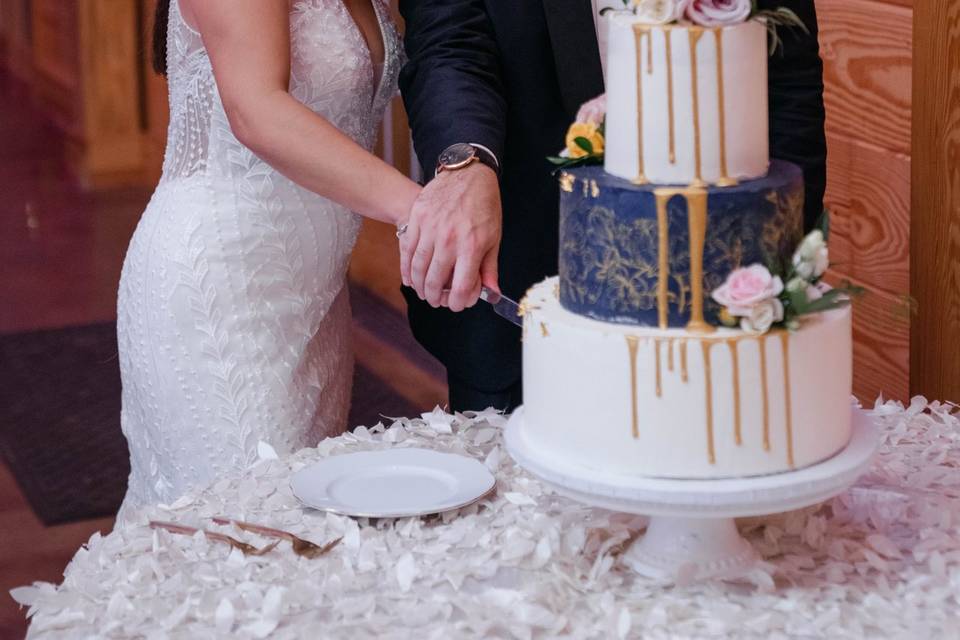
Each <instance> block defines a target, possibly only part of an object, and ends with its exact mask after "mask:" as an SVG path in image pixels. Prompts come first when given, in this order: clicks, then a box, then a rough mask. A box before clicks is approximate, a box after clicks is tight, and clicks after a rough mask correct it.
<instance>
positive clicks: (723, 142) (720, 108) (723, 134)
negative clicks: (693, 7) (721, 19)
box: [713, 27, 737, 187]
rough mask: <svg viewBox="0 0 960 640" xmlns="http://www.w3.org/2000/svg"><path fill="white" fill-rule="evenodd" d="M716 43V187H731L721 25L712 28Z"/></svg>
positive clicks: (733, 183) (733, 181)
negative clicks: (718, 125) (718, 150)
mask: <svg viewBox="0 0 960 640" xmlns="http://www.w3.org/2000/svg"><path fill="white" fill-rule="evenodd" d="M713 34H714V39H715V41H716V43H717V114H718V115H719V118H720V179H719V180H717V186H718V187H732V186H733V185H735V184H737V180H736V179H734V178H731V177H730V176H729V175H728V173H727V104H726V98H725V96H724V90H723V27H717V28H715V29H714V30H713Z"/></svg>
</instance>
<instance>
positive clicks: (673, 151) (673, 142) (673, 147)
mask: <svg viewBox="0 0 960 640" xmlns="http://www.w3.org/2000/svg"><path fill="white" fill-rule="evenodd" d="M672 33H673V32H672V31H671V30H670V29H664V31H663V42H664V46H665V47H666V50H667V112H668V114H669V115H668V117H667V123H668V124H667V126H668V127H669V134H670V164H675V163H676V162H677V137H676V126H677V125H676V118H675V117H674V110H673V46H672V44H671V38H670V34H672Z"/></svg>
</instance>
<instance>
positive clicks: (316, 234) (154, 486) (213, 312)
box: [117, 0, 401, 524]
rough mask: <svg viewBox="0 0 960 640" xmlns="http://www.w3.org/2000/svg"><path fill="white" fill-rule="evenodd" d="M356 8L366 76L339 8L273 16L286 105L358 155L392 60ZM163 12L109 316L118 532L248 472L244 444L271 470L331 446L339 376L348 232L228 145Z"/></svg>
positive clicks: (233, 143)
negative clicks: (124, 458) (271, 455)
mask: <svg viewBox="0 0 960 640" xmlns="http://www.w3.org/2000/svg"><path fill="white" fill-rule="evenodd" d="M372 1H373V5H374V9H375V11H376V13H377V16H378V21H379V24H380V31H381V35H382V36H383V41H384V49H385V60H384V65H383V69H382V71H381V73H380V74H379V76H378V74H377V72H376V69H375V68H374V64H373V62H372V60H371V58H370V53H369V50H368V48H367V45H366V41H365V40H364V38H363V35H362V33H361V32H360V30H359V28H358V26H357V24H356V22H355V21H354V19H353V17H352V16H351V15H350V13H349V12H348V11H347V9H346V7H345V6H344V5H343V3H342V0H296V1H293V2H291V9H290V38H291V52H292V69H291V79H290V90H291V93H292V94H293V95H294V97H296V98H297V99H298V100H299V101H301V102H302V103H304V104H305V105H307V106H308V107H310V108H311V109H312V110H313V111H315V112H316V113H318V114H320V115H322V116H323V117H325V118H326V119H328V120H329V121H330V122H332V123H333V124H335V125H336V126H337V127H339V128H340V129H341V130H343V131H344V132H345V133H346V134H348V135H349V136H351V137H352V138H353V139H354V140H355V141H357V142H358V143H359V144H361V145H363V146H364V147H366V148H367V149H372V148H373V145H374V143H375V140H376V135H377V126H378V124H379V122H380V119H381V117H382V115H383V113H384V111H385V109H386V106H387V102H388V101H389V99H390V98H391V97H392V96H393V95H394V94H395V92H396V80H397V73H398V69H399V66H400V60H399V56H400V51H401V49H400V41H399V38H398V35H397V32H396V29H395V28H394V26H393V24H392V22H391V21H390V18H389V13H388V8H387V6H386V5H385V4H384V3H383V0H372ZM170 4H171V6H170V23H169V32H168V41H167V42H168V58H167V61H168V65H167V66H168V79H169V86H170V127H169V132H168V141H167V151H166V156H165V160H164V166H163V177H162V178H161V180H160V184H159V186H158V187H157V189H156V192H155V193H154V195H153V198H152V199H151V200H150V203H149V205H148V206H147V209H146V211H145V212H144V214H143V217H142V219H141V220H140V224H139V226H138V227H137V230H136V233H135V234H134V236H133V239H132V241H131V244H130V248H129V249H128V252H127V257H126V261H125V262H124V266H123V275H122V277H121V282H120V292H119V302H118V320H117V333H118V339H119V350H120V371H121V377H122V381H123V411H122V419H121V420H122V425H123V433H124V435H125V436H126V438H127V442H128V444H129V448H130V464H131V472H130V482H129V488H128V490H127V495H126V498H125V500H124V503H123V506H122V507H121V510H120V514H119V515H118V518H117V521H118V523H120V524H123V523H124V521H125V520H126V519H127V518H129V516H130V513H131V511H132V510H134V509H135V508H137V507H140V506H142V505H145V504H155V503H161V502H171V501H173V500H174V499H176V498H177V497H178V496H180V495H182V494H183V493H184V492H186V491H187V490H188V489H190V488H191V487H200V486H205V485H207V484H209V483H211V482H212V481H213V480H214V479H215V478H217V477H218V476H220V475H221V474H224V473H226V472H228V471H230V470H233V469H237V468H242V467H244V466H247V465H249V464H251V463H252V462H254V461H255V460H256V458H257V447H258V443H259V442H260V441H264V442H267V443H268V444H270V445H271V446H272V447H273V448H274V449H276V450H277V452H278V453H280V454H281V455H282V454H284V453H288V452H292V451H294V450H296V449H299V448H302V447H304V446H312V445H316V444H317V442H319V441H320V440H321V439H323V438H324V437H325V436H328V435H335V434H337V433H340V432H341V431H343V429H344V428H345V426H346V419H347V410H348V407H349V401H350V386H351V379H352V370H353V358H352V353H351V346H350V307H349V301H348V299H347V293H346V287H345V278H346V269H347V262H348V259H349V256H350V252H351V250H352V248H353V245H354V241H355V239H356V236H357V232H358V230H359V228H360V219H359V217H358V216H357V215H355V214H354V213H352V212H350V211H348V210H347V209H345V208H343V207H341V206H339V205H337V204H335V203H333V202H331V201H329V200H327V199H325V198H322V197H320V196H318V195H316V194H314V193H312V192H310V191H307V190H305V189H302V188H300V187H299V186H297V185H296V184H294V183H293V182H291V181H290V180H288V179H287V178H285V177H284V176H282V175H280V174H279V173H277V172H276V171H274V170H273V169H272V168H271V167H270V166H269V165H267V164H266V163H264V162H263V161H261V160H260V159H259V158H257V157H256V156H255V155H254V154H253V153H252V152H251V151H250V150H249V149H247V148H246V147H244V146H243V145H242V144H240V143H239V142H238V141H237V139H236V138H235V137H234V135H233V133H232V132H231V130H230V125H229V123H228V121H227V118H226V116H225V114H224V110H223V105H222V104H221V102H220V96H219V93H218V91H217V86H216V82H215V80H214V76H213V72H212V70H211V65H210V60H209V58H208V57H207V53H206V51H205V49H204V46H203V42H202V41H201V38H200V35H199V34H198V33H196V32H195V31H194V30H192V29H191V27H190V26H189V25H188V24H187V23H186V22H185V21H184V20H183V17H182V16H181V14H180V11H179V7H178V3H177V0H171V3H170ZM317 153H318V154H321V153H325V150H324V149H322V148H319V149H317Z"/></svg>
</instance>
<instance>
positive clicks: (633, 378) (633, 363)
mask: <svg viewBox="0 0 960 640" xmlns="http://www.w3.org/2000/svg"><path fill="white" fill-rule="evenodd" d="M639 347H640V340H639V339H638V338H637V337H636V336H627V351H629V353H630V408H631V414H632V417H633V437H634V438H639V437H640V425H639V413H638V411H637V349H638V348H639Z"/></svg>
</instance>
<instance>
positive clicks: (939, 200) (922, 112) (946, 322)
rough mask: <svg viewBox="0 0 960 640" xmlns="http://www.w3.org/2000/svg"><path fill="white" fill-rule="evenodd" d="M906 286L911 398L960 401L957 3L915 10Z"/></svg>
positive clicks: (943, 0)
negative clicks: (911, 312) (910, 302)
mask: <svg viewBox="0 0 960 640" xmlns="http://www.w3.org/2000/svg"><path fill="white" fill-rule="evenodd" d="M914 26H915V30H916V34H917V40H916V50H915V60H916V66H915V68H914V82H915V88H916V94H915V95H914V101H913V107H914V114H915V119H916V127H915V129H914V137H913V154H914V155H913V184H914V189H913V211H914V217H913V219H912V221H911V233H912V236H911V238H912V242H911V244H912V248H911V280H912V282H911V284H912V287H913V295H914V296H915V298H916V300H917V303H918V309H919V311H918V315H917V317H916V319H915V321H914V324H913V335H912V342H911V344H912V347H913V348H912V351H911V364H912V367H913V368H912V370H913V379H912V381H911V388H912V390H913V391H914V392H915V393H922V394H924V395H927V396H928V397H933V398H938V399H941V400H958V399H960V2H957V1H956V0H924V2H922V3H917V6H916V8H915V23H914Z"/></svg>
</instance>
